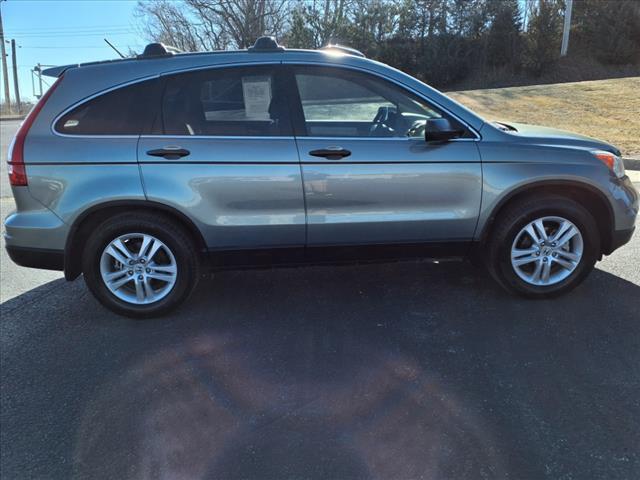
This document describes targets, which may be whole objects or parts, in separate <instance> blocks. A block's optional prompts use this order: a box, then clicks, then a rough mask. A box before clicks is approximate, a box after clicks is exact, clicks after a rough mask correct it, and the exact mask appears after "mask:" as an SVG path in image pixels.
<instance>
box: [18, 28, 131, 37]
mask: <svg viewBox="0 0 640 480" xmlns="http://www.w3.org/2000/svg"><path fill="white" fill-rule="evenodd" d="M131 34H135V30H133V29H129V30H127V31H122V32H120V31H118V32H112V31H109V30H102V31H96V32H94V33H63V34H59V33H55V34H46V33H43V34H41V33H38V34H28V35H15V34H13V33H12V34H7V33H5V37H12V38H13V37H15V38H52V37H91V36H95V35H98V36H102V35H109V36H112V35H131Z"/></svg>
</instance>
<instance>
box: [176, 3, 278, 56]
mask: <svg viewBox="0 0 640 480" xmlns="http://www.w3.org/2000/svg"><path fill="white" fill-rule="evenodd" d="M185 4H186V5H188V6H189V7H190V8H191V9H192V10H193V11H194V12H197V14H198V16H199V17H200V18H201V19H202V20H203V22H205V23H206V24H207V26H208V27H209V28H211V29H217V30H218V31H219V32H224V33H225V34H226V35H228V36H229V38H230V39H231V41H232V44H234V46H236V47H238V48H246V47H249V46H251V45H252V44H253V43H254V42H255V41H256V39H257V38H258V37H260V36H262V35H274V36H279V35H280V34H282V33H283V30H284V27H285V24H286V21H287V20H288V6H289V1H288V0H185Z"/></svg>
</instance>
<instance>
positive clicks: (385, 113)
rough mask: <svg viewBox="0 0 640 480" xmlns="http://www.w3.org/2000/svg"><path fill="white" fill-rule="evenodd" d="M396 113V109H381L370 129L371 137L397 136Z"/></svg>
mask: <svg viewBox="0 0 640 480" xmlns="http://www.w3.org/2000/svg"><path fill="white" fill-rule="evenodd" d="M395 119H396V111H395V107H379V108H378V112H377V113H376V116H375V117H373V122H372V123H373V124H372V125H371V128H370V129H369V136H370V137H392V136H393V135H394V134H395V128H393V127H392V126H391V125H394V126H395Z"/></svg>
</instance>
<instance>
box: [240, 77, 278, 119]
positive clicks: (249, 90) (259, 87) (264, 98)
mask: <svg viewBox="0 0 640 480" xmlns="http://www.w3.org/2000/svg"><path fill="white" fill-rule="evenodd" d="M242 93H243V95H244V110H245V115H246V116H247V119H250V120H269V105H271V77H269V76H260V77H256V76H253V77H242Z"/></svg>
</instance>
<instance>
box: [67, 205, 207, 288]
mask: <svg viewBox="0 0 640 480" xmlns="http://www.w3.org/2000/svg"><path fill="white" fill-rule="evenodd" d="M132 211H141V212H154V213H162V214H163V215H165V216H167V217H169V218H171V219H172V220H174V221H176V222H177V223H178V224H180V225H181V226H183V227H184V229H185V230H186V231H187V233H188V234H189V236H190V237H191V238H192V240H193V242H194V245H195V247H196V249H197V250H198V251H199V252H204V251H205V250H206V242H205V240H204V237H203V236H202V233H201V232H200V230H199V229H198V227H197V226H196V225H195V223H194V222H193V221H192V220H191V219H190V218H189V217H188V216H187V215H185V214H184V213H182V212H180V211H179V210H177V209H175V208H173V207H171V206H169V205H165V204H163V203H158V202H153V201H149V200H114V201H110V202H105V203H100V204H98V205H94V206H92V207H90V208H88V209H87V210H85V211H83V212H82V213H81V214H80V215H78V217H77V218H76V219H75V220H74V222H73V224H72V225H71V227H70V229H69V235H68V236H67V241H66V244H65V249H64V276H65V278H66V279H67V280H74V279H76V278H77V277H78V276H79V275H80V274H81V273H82V255H73V256H72V255H70V252H71V251H73V250H74V249H78V248H81V246H82V245H83V244H84V242H85V241H86V239H87V237H88V236H89V234H90V232H91V231H92V229H93V228H95V227H97V226H98V225H99V224H100V223H101V222H103V221H104V220H106V219H107V218H109V217H111V216H114V215H117V214H119V213H131V212H132Z"/></svg>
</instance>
